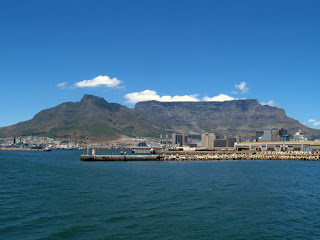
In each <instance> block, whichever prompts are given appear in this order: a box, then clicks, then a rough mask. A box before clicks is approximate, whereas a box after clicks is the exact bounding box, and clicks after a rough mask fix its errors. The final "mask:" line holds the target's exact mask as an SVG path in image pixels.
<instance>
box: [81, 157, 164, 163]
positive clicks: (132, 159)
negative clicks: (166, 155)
mask: <svg viewBox="0 0 320 240" xmlns="http://www.w3.org/2000/svg"><path fill="white" fill-rule="evenodd" d="M81 160H82V161H109V162H112V161H123V162H125V161H161V160H164V159H163V158H161V156H160V155H81Z"/></svg>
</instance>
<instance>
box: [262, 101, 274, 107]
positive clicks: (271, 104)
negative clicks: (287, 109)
mask: <svg viewBox="0 0 320 240" xmlns="http://www.w3.org/2000/svg"><path fill="white" fill-rule="evenodd" d="M261 105H269V106H271V107H275V106H276V103H275V102H274V101H273V100H270V101H269V102H261Z"/></svg>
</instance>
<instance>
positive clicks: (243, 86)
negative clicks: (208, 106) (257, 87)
mask: <svg viewBox="0 0 320 240" xmlns="http://www.w3.org/2000/svg"><path fill="white" fill-rule="evenodd" d="M234 87H235V88H236V89H237V90H239V91H240V92H241V93H246V92H248V91H249V88H248V87H247V83H246V82H241V83H239V84H236V85H234ZM234 93H238V92H236V91H235V92H234Z"/></svg>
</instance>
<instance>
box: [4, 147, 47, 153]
mask: <svg viewBox="0 0 320 240" xmlns="http://www.w3.org/2000/svg"><path fill="white" fill-rule="evenodd" d="M0 151H22V152H46V151H47V150H46V149H32V148H0Z"/></svg>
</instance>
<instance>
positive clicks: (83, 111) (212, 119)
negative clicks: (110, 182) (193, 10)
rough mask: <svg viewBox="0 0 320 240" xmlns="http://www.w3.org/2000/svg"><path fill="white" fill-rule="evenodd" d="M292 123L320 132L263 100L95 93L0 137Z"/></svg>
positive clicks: (240, 129)
mask: <svg viewBox="0 0 320 240" xmlns="http://www.w3.org/2000/svg"><path fill="white" fill-rule="evenodd" d="M282 127H283V128H286V129H288V130H289V133H290V134H294V133H295V132H296V131H298V130H302V131H303V132H304V134H305V135H306V136H307V137H311V136H312V135H313V136H320V130H316V129H311V128H308V127H307V126H304V125H302V124H301V123H299V122H298V121H297V120H294V119H292V118H289V117H287V116H286V113H285V111H284V110H283V109H281V108H277V107H270V106H266V105H261V104H259V103H258V100H233V101H226V102H157V101H147V102H140V103H137V104H136V106H135V108H134V109H130V108H127V107H126V106H122V105H120V104H118V103H108V102H107V101H106V100H105V99H103V98H100V97H96V96H93V95H84V96H83V98H82V99H81V101H79V102H66V103H62V104H60V105H58V106H56V107H53V108H50V109H46V110H43V111H41V112H39V113H38V114H36V115H35V116H34V118H33V119H31V120H29V121H25V122H20V123H18V124H15V125H12V126H9V127H3V128H0V137H6V136H27V135H37V136H50V137H60V138H81V137H83V138H84V137H87V136H88V137H90V138H91V139H97V140H108V139H115V138H119V137H121V136H133V137H134V136H136V137H143V136H150V137H152V136H159V135H160V134H161V133H162V134H166V133H168V132H177V133H188V134H196V135H198V134H201V133H203V132H214V133H218V134H222V135H241V136H249V135H252V134H254V133H255V131H256V130H265V129H270V128H282Z"/></svg>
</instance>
